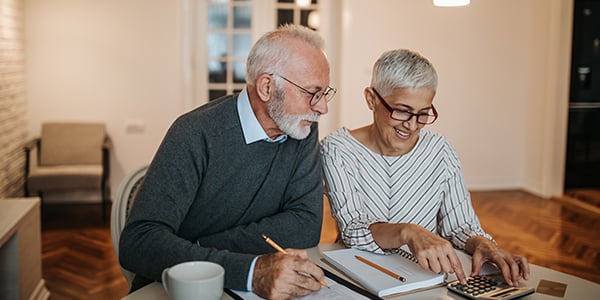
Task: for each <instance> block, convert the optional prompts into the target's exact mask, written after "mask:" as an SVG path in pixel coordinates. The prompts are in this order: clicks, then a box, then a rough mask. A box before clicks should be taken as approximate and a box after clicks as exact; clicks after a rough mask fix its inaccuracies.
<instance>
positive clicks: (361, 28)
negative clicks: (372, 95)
mask: <svg viewBox="0 0 600 300" xmlns="http://www.w3.org/2000/svg"><path fill="white" fill-rule="evenodd" d="M570 3H572V1H563V0H553V1H543V0H528V1H520V0H486V1H480V0H479V1H477V0H476V1H471V5H469V6H466V7H457V8H440V7H434V6H433V5H432V4H431V1H422V0H403V1H394V0H378V1H360V0H344V1H341V6H342V7H341V9H340V11H341V19H342V20H341V22H340V25H339V27H340V34H341V38H340V40H341V45H340V46H339V48H340V49H342V51H341V59H340V60H341V61H340V69H339V71H338V72H339V74H342V75H340V76H341V81H340V82H339V83H338V85H339V86H338V87H339V90H340V92H339V93H338V95H336V98H335V100H333V101H334V102H332V109H331V110H330V111H331V112H332V114H331V115H330V116H328V118H330V119H331V118H333V119H335V121H333V122H332V121H331V120H330V121H329V123H332V124H341V125H344V126H347V127H349V128H357V127H361V126H364V125H366V124H369V123H370V122H371V120H372V115H371V113H372V112H371V111H369V110H368V109H367V106H366V104H365V101H364V98H363V89H364V88H365V87H366V86H368V85H369V83H370V77H371V74H370V72H371V67H372V64H373V63H374V62H375V60H376V59H377V58H378V57H379V55H380V54H381V53H382V52H383V51H385V50H388V49H393V48H410V49H413V50H416V51H418V52H420V53H421V54H423V55H424V56H426V57H428V58H429V59H430V60H431V62H432V63H433V64H434V65H435V66H436V69H437V71H438V76H439V87H438V92H437V95H436V97H435V99H434V103H435V105H436V108H438V111H439V112H440V117H439V119H438V121H436V123H435V124H433V125H431V126H430V128H432V129H434V130H437V131H440V132H442V133H443V134H445V135H446V136H448V137H449V138H450V140H451V141H452V142H453V144H454V146H455V147H456V149H457V151H458V153H459V155H460V157H461V160H462V164H463V168H464V174H465V179H466V181H467V184H468V186H469V188H471V189H511V188H523V189H527V190H530V191H532V192H534V193H536V194H539V195H544V196H549V195H556V194H561V193H562V176H563V174H562V173H563V170H562V169H561V164H560V162H561V161H564V137H563V136H564V135H565V134H566V133H565V132H566V123H564V122H563V121H564V119H565V118H566V104H567V95H566V94H565V93H564V91H565V90H566V88H567V87H568V77H565V78H562V81H561V80H559V79H561V78H560V76H562V74H564V73H565V72H564V71H563V70H562V69H561V67H564V66H566V67H567V71H566V74H568V64H569V61H570V56H569V54H568V53H564V51H562V50H563V49H561V48H560V47H561V45H566V46H562V47H568V45H570V34H569V32H570V29H569V28H570V22H571V17H570V12H571V11H572V9H571V8H570ZM374 4H376V5H374ZM565 26H566V29H564V30H562V29H563V28H565ZM561 30H562V31H561ZM567 30H568V31H567ZM561 51H562V52H561ZM563 104H564V107H563ZM557 118H558V120H557ZM549 120H551V121H550V122H549ZM556 121H558V122H556ZM333 129H336V128H332V127H329V128H325V129H324V131H331V130H333ZM561 139H562V140H561ZM548 164H553V167H551V168H548V166H547V165H548ZM545 182H553V183H555V185H553V186H548V185H545Z"/></svg>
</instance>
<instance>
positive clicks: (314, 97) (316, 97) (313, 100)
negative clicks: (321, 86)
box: [270, 74, 337, 106]
mask: <svg viewBox="0 0 600 300" xmlns="http://www.w3.org/2000/svg"><path fill="white" fill-rule="evenodd" d="M270 75H276V76H279V77H280V78H281V79H283V80H285V81H287V82H289V83H291V84H292V85H294V86H295V87H297V88H299V89H300V90H302V91H303V92H305V93H307V94H309V95H310V102H309V103H310V106H315V105H317V103H319V101H321V99H323V98H325V101H327V102H329V101H331V99H333V96H334V95H335V93H336V92H337V90H336V89H334V88H332V87H330V86H328V87H327V88H326V89H325V90H319V91H316V92H311V91H309V90H307V89H305V88H303V87H301V86H300V85H298V84H297V83H295V82H293V81H291V80H289V79H287V78H285V77H283V76H281V75H279V74H270Z"/></svg>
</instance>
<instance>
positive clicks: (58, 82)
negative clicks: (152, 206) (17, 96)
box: [25, 0, 182, 191]
mask: <svg viewBox="0 0 600 300" xmlns="http://www.w3.org/2000/svg"><path fill="white" fill-rule="evenodd" d="M180 14H181V11H180V7H179V5H178V1H172V0H153V1H147V0H126V1H125V0H52V1H47V0H26V1H25V19H26V20H25V24H26V60H27V70H26V72H27V98H28V105H29V106H28V113H29V133H30V136H34V135H38V134H39V132H40V124H41V122H43V121H46V120H91V121H104V122H106V124H107V128H108V132H109V133H110V135H111V137H112V139H113V144H114V151H113V156H112V163H111V167H112V170H111V181H112V187H113V191H115V190H116V188H117V186H118V184H119V182H120V180H121V179H122V177H123V176H124V174H126V173H127V172H129V171H131V170H132V169H134V168H136V167H137V166H140V165H142V164H146V163H148V162H149V161H150V160H151V159H152V156H153V155H154V152H155V151H156V149H157V147H158V145H159V143H160V141H161V140H162V137H163V135H164V134H165V132H166V130H167V128H168V126H169V125H170V124H171V122H172V121H173V120H174V119H175V117H176V116H177V115H179V113H180V112H181V110H182V100H181V93H182V91H181V84H182V83H181V71H180V69H181V66H180V53H181V50H180V49H181V42H180V40H181V37H180V35H179V29H180ZM132 121H133V123H134V125H141V127H143V128H139V127H137V128H133V129H134V130H128V128H127V126H128V124H129V123H131V122H132ZM136 129H142V130H141V131H142V132H140V130H136ZM132 131H133V132H132Z"/></svg>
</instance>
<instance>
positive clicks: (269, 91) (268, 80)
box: [256, 74, 275, 102]
mask: <svg viewBox="0 0 600 300" xmlns="http://www.w3.org/2000/svg"><path fill="white" fill-rule="evenodd" d="M256 93H257V94H258V97H259V98H260V100H262V101H265V102H267V101H269V100H270V99H271V97H272V96H273V94H274V93H275V82H274V81H273V77H271V75H269V74H262V75H260V76H259V77H258V79H257V80H256Z"/></svg>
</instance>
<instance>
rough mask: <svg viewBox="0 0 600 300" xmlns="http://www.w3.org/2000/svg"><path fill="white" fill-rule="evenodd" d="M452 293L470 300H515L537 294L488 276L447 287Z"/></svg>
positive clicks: (532, 289)
mask: <svg viewBox="0 0 600 300" xmlns="http://www.w3.org/2000/svg"><path fill="white" fill-rule="evenodd" d="M447 287H448V289H449V290H450V291H453V292H455V293H458V294H460V295H463V296H464V297H467V298H470V299H493V300H506V299H515V298H519V297H522V296H525V295H528V294H531V293H534V292H535V289H534V288H530V287H511V286H508V285H506V284H505V283H504V281H502V280H501V279H497V278H493V277H488V276H479V275H476V276H473V277H469V278H467V284H462V283H460V282H459V281H455V282H451V283H449V284H448V285H447Z"/></svg>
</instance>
